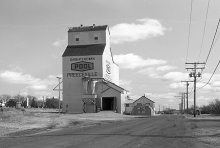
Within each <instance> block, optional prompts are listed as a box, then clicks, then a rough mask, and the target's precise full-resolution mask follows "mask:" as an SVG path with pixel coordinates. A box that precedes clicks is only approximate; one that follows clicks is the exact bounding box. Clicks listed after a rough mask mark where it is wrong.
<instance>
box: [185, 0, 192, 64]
mask: <svg viewBox="0 0 220 148" xmlns="http://www.w3.org/2000/svg"><path fill="white" fill-rule="evenodd" d="M192 4H193V0H191V8H190V20H189V33H188V42H187V51H186V62H187V58H188V52H189V38H190V32H191V20H192Z"/></svg>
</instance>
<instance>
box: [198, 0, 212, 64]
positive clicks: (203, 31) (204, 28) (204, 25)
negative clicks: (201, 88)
mask: <svg viewBox="0 0 220 148" xmlns="http://www.w3.org/2000/svg"><path fill="white" fill-rule="evenodd" d="M209 2H210V0H209V1H208V6H207V10H206V18H205V25H204V29H203V35H202V43H201V47H200V52H199V58H198V62H199V59H200V55H201V51H202V46H203V40H204V35H205V29H206V22H207V17H208V12H209Z"/></svg>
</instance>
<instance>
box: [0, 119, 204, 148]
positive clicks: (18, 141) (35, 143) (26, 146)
mask: <svg viewBox="0 0 220 148" xmlns="http://www.w3.org/2000/svg"><path fill="white" fill-rule="evenodd" d="M193 128H195V125H193V123H192V122H189V121H188V120H187V119H185V118H184V117H183V116H177V115H162V116H154V117H148V118H134V119H132V120H129V121H126V122H124V121H123V122H122V121H120V122H115V123H111V124H100V125H96V126H90V127H84V128H78V129H76V128H74V127H69V128H65V129H62V130H60V131H54V132H48V133H43V134H37V135H32V136H17V137H8V138H0V148H8V147H13V148H174V147H176V148H194V147H195V148H202V146H201V145H199V143H197V142H196V138H195V137H194V136H193V134H192V133H191V131H192V129H193Z"/></svg>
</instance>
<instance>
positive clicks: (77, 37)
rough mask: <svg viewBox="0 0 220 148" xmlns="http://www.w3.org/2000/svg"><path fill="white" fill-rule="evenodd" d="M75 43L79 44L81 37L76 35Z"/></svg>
mask: <svg viewBox="0 0 220 148" xmlns="http://www.w3.org/2000/svg"><path fill="white" fill-rule="evenodd" d="M75 42H76V44H79V35H75Z"/></svg>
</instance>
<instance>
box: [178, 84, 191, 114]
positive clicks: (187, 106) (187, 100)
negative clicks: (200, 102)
mask: <svg viewBox="0 0 220 148" xmlns="http://www.w3.org/2000/svg"><path fill="white" fill-rule="evenodd" d="M181 82H186V111H187V114H188V110H189V96H188V94H189V92H188V87H189V82H194V81H181Z"/></svg>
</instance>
